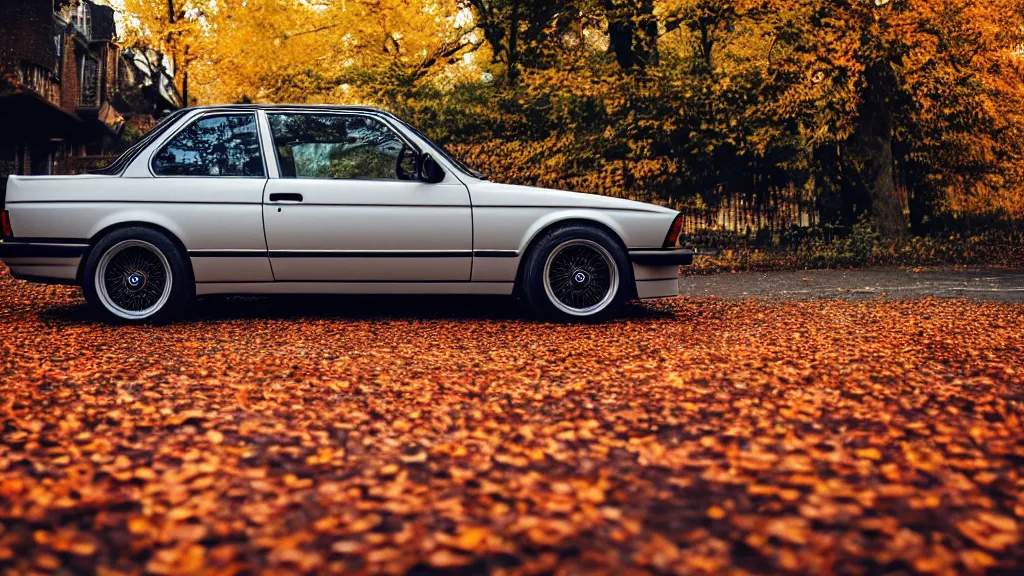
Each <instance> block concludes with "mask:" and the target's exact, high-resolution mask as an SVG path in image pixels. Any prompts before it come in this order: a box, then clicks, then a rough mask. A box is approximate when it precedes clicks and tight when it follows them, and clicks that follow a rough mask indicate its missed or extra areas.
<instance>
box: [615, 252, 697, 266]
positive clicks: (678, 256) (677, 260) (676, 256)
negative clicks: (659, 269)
mask: <svg viewBox="0 0 1024 576" xmlns="http://www.w3.org/2000/svg"><path fill="white" fill-rule="evenodd" d="M693 254H694V253H693V250H687V249H684V248H668V249H665V250H630V252H629V259H630V261H632V262H633V263H634V264H640V265H642V266H689V265H690V264H693Z"/></svg>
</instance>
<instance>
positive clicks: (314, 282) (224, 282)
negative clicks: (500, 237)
mask: <svg viewBox="0 0 1024 576" xmlns="http://www.w3.org/2000/svg"><path fill="white" fill-rule="evenodd" d="M204 284H205V285H210V284H254V285H255V284H258V285H272V284H465V285H467V286H468V285H470V284H514V282H512V281H504V280H277V281H265V282H250V281H248V280H244V281H243V280H225V281H222V282H197V283H196V285H197V286H202V285H204Z"/></svg>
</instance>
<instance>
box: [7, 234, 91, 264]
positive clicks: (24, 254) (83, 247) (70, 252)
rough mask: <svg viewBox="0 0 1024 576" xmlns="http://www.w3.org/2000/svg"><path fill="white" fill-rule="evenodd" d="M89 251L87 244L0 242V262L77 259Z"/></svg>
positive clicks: (26, 241) (59, 241)
mask: <svg viewBox="0 0 1024 576" xmlns="http://www.w3.org/2000/svg"><path fill="white" fill-rule="evenodd" d="M88 251H89V243H88V242H74V241H68V240H56V241H54V240H47V239H39V240H35V239H32V240H29V239H15V240H6V241H3V242H0V260H12V259H20V258H79V257H81V256H83V255H84V254H85V253H86V252H88Z"/></svg>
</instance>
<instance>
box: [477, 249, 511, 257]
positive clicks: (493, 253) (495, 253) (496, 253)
mask: <svg viewBox="0 0 1024 576" xmlns="http://www.w3.org/2000/svg"><path fill="white" fill-rule="evenodd" d="M473 256H474V257H476V258H515V257H517V256H519V252H517V251H516V250H474V251H473Z"/></svg>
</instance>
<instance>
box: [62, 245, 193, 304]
mask: <svg viewBox="0 0 1024 576" xmlns="http://www.w3.org/2000/svg"><path fill="white" fill-rule="evenodd" d="M82 290H83V292H84V294H85V298H86V301H87V302H89V304H90V305H91V306H92V308H93V309H94V310H95V311H96V312H97V313H98V314H99V316H101V317H102V318H103V319H104V320H107V321H111V322H118V323H146V322H151V323H160V322H166V321H169V320H172V319H174V318H175V317H176V316H178V314H179V313H180V312H181V310H182V309H183V308H184V306H185V304H186V303H187V302H188V301H189V300H190V298H191V296H192V294H193V293H194V288H193V287H192V278H191V274H190V270H189V268H188V266H187V264H186V261H185V259H184V257H183V256H182V255H181V252H180V250H178V248H177V246H175V244H174V243H173V242H171V240H170V239H168V238H167V237H166V236H165V235H163V234H161V233H160V232H157V231H155V230H151V229H149V228H126V229H122V230H117V231H115V232H113V233H111V234H109V235H107V236H105V237H104V238H103V239H101V240H100V241H99V242H98V243H97V244H96V246H95V247H94V248H93V249H92V250H91V251H90V254H89V259H88V261H87V263H86V268H85V274H84V279H83V286H82Z"/></svg>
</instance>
